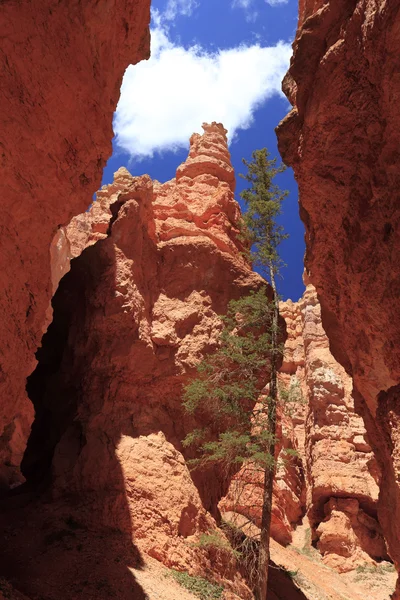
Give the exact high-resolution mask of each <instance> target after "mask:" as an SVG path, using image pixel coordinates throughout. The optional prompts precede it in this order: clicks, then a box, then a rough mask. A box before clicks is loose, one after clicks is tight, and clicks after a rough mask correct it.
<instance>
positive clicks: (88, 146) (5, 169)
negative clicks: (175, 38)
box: [0, 0, 150, 485]
mask: <svg viewBox="0 0 400 600" xmlns="http://www.w3.org/2000/svg"><path fill="white" fill-rule="evenodd" d="M149 5H150V2H149V0H139V1H138V2H131V1H130V0H122V1H118V2H117V1H115V0H111V1H110V2H107V3H103V2H100V3H99V2H97V1H94V0H89V1H87V2H84V3H79V2H58V1H57V0H33V1H31V2H27V3H26V2H5V3H2V7H1V13H2V30H3V34H4V35H3V37H2V44H1V49H0V54H1V65H2V66H1V82H2V86H1V87H2V93H1V115H2V116H1V156H2V176H1V183H0V185H1V198H2V216H1V236H0V285H1V289H2V295H1V300H0V339H1V341H2V347H1V357H0V363H1V364H0V390H1V397H2V401H1V406H0V438H1V445H0V461H1V463H5V464H6V465H7V467H2V470H1V472H0V478H1V479H2V480H3V481H4V484H5V485H8V484H10V483H11V484H13V483H16V482H18V480H19V479H20V477H19V474H18V465H19V463H20V460H21V457H22V453H23V451H24V446H25V445H26V439H27V436H28V435H29V429H30V425H31V422H32V419H33V410H32V405H31V403H30V402H29V400H28V399H27V397H26V393H25V384H26V377H27V375H29V373H31V372H32V370H33V369H34V367H35V357H34V354H35V351H36V349H37V347H38V346H39V345H40V340H41V337H42V335H43V331H44V329H45V328H46V326H47V324H48V322H49V317H50V315H49V313H48V306H49V303H50V299H51V296H52V285H51V274H50V254H49V248H50V243H51V240H52V238H53V237H54V235H55V233H56V231H57V229H58V228H59V227H60V226H61V225H63V224H67V223H68V222H69V221H70V219H71V217H72V216H73V215H74V214H77V213H81V212H84V211H85V210H86V208H87V207H88V205H89V204H90V202H91V199H92V196H93V193H94V192H95V191H96V189H98V187H99V183H100V181H101V176H102V169H103V167H104V165H105V162H106V160H107V159H108V157H109V155H110V153H111V138H112V127H111V123H112V115H113V111H114V110H115V106H116V103H117V100H118V95H119V88H120V84H121V80H122V76H123V74H124V70H125V68H126V67H127V66H128V64H129V63H135V62H138V61H139V60H142V59H144V58H148V56H149V29H148V24H149V19H150V11H149ZM46 313H47V314H46Z"/></svg>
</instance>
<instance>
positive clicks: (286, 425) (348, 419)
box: [220, 284, 388, 572]
mask: <svg viewBox="0 0 400 600" xmlns="http://www.w3.org/2000/svg"><path fill="white" fill-rule="evenodd" d="M280 311H281V315H282V316H283V317H284V318H285V321H286V330H287V340H286V344H285V356H284V361H283V364H282V367H281V370H280V374H279V380H280V389H281V406H280V411H279V413H280V427H279V432H280V441H279V443H278V445H277V454H276V458H277V461H278V463H277V464H278V469H277V476H276V480H275V483H274V501H273V518H272V526H271V531H272V536H273V537H274V539H275V540H277V541H279V542H280V543H281V544H284V545H287V544H289V543H291V542H293V541H294V538H295V537H296V535H295V530H296V528H297V526H299V525H301V524H302V521H303V519H306V520H307V521H309V523H310V527H311V533H312V538H313V540H314V544H315V546H316V548H317V549H318V550H319V551H320V553H321V554H322V556H323V562H324V564H326V565H327V566H329V567H332V568H333V569H335V570H337V571H339V572H347V571H352V570H354V569H356V568H357V567H362V568H364V567H365V566H366V565H371V566H372V565H375V564H376V562H375V561H376V560H378V561H379V560H385V559H388V555H387V550H386V545H385V540H384V537H383V535H382V530H381V527H380V524H379V522H378V521H377V500H378V485H379V482H380V470H379V467H378V465H377V462H376V459H375V457H374V455H373V453H372V450H371V447H370V446H369V444H368V441H367V437H366V431H365V427H364V424H363V421H362V418H361V417H360V416H359V415H358V414H357V413H356V412H355V407H354V397H353V383H352V380H351V378H350V377H349V376H348V375H347V373H346V372H345V370H344V368H343V367H342V366H341V365H340V364H338V363H337V362H336V360H335V359H334V358H333V356H332V354H331V352H330V350H329V343H328V338H327V336H326V333H325V331H324V329H323V327H322V324H321V311H320V306H319V303H318V300H317V296H316V292H315V288H314V287H313V286H312V285H311V284H308V285H307V289H306V292H305V293H304V295H303V298H301V300H300V301H299V302H295V303H293V302H291V301H290V300H289V301H287V302H282V303H281V306H280ZM284 390H286V393H285V394H284V393H283V391H284ZM287 448H291V449H296V450H297V451H298V457H297V458H290V459H288V458H287V457H285V450H286V449H287ZM261 503H262V477H261V475H258V476H257V475H255V474H254V473H253V472H252V471H251V466H246V467H244V468H243V469H242V470H241V471H240V472H239V473H238V475H237V476H236V477H235V479H234V481H233V482H232V484H231V486H230V489H229V492H228V495H227V497H226V498H224V499H223V501H222V502H221V503H220V507H221V510H222V511H224V512H229V513H230V514H229V518H230V519H232V514H231V512H232V511H235V512H236V513H239V514H240V515H242V516H245V517H246V518H251V519H252V520H253V522H255V524H256V525H259V523H260V519H261ZM238 522H239V523H240V522H241V519H239V520H238ZM310 541H311V540H310Z"/></svg>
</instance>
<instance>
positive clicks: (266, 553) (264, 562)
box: [256, 266, 279, 600]
mask: <svg viewBox="0 0 400 600" xmlns="http://www.w3.org/2000/svg"><path fill="white" fill-rule="evenodd" d="M269 270H270V278H271V285H272V290H273V292H274V312H273V316H272V335H271V342H272V344H271V346H272V352H271V353H272V357H271V381H270V386H269V401H268V415H267V416H268V429H269V432H270V433H271V441H270V443H269V446H268V453H269V454H270V455H271V456H272V457H273V458H275V433H276V403H277V398H278V384H277V356H278V323H279V302H278V296H277V293H276V284H275V275H274V271H273V267H272V266H270V269H269ZM274 477H275V461H274V462H273V465H272V466H271V467H270V468H267V469H265V473H264V486H263V505H262V514H261V535H260V550H259V558H258V582H257V590H256V591H257V600H267V593H268V565H269V559H270V544H269V541H270V535H271V516H272V490H273V483H274Z"/></svg>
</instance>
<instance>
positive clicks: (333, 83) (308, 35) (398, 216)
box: [278, 0, 400, 565]
mask: <svg viewBox="0 0 400 600" xmlns="http://www.w3.org/2000/svg"><path fill="white" fill-rule="evenodd" d="M399 12H400V6H399V3H398V2H397V0H387V1H383V0H382V1H379V2H375V1H374V0H354V1H352V2H347V1H344V0H340V1H339V2H333V1H332V0H331V1H325V2H317V1H315V0H302V2H301V3H300V19H299V27H298V31H297V35H296V39H295V42H294V45H293V50H294V54H293V58H292V61H291V66H290V69H289V72H288V74H287V76H286V78H285V81H284V89H285V92H286V94H287V95H288V97H289V99H290V101H291V102H292V104H293V110H292V111H291V112H290V113H289V115H288V116H287V117H286V118H285V119H284V120H283V122H282V123H281V125H280V126H279V128H278V138H279V148H280V151H281V154H282V156H283V159H284V161H285V162H286V163H287V164H289V165H291V166H292V167H293V169H294V171H295V176H296V179H297V181H298V184H299V193H300V211H301V216H302V219H303V221H304V224H305V227H306V246H307V251H306V268H307V270H308V272H309V274H310V279H311V281H312V283H313V284H314V285H315V287H316V289H317V293H318V297H319V300H320V302H321V307H322V320H323V325H324V328H325V330H326V332H327V334H328V337H329V340H330V345H331V349H332V352H333V354H334V356H335V357H336V359H337V360H338V361H339V362H340V363H341V364H342V365H343V366H344V367H345V368H346V370H347V371H348V373H350V374H351V375H352V376H353V379H354V386H355V396H356V400H357V410H358V411H359V412H360V413H362V414H363V416H364V420H365V424H366V427H367V431H368V436H369V440H370V443H371V445H372V446H373V449H374V452H375V454H376V457H377V459H378V461H379V464H380V467H381V470H382V480H381V493H380V498H379V503H378V512H379V520H380V522H381V524H382V526H383V528H384V531H385V535H386V537H387V540H388V543H389V549H390V553H391V556H392V557H393V558H394V559H395V560H396V562H397V564H398V565H399V564H400V543H399V540H400V486H399V479H400V477H399V474H400V460H399V456H400V453H399V448H400V446H399V444H400V435H399V409H398V406H399V402H398V396H399V387H398V386H399V380H400V354H399V352H398V350H397V346H398V339H399V335H400V316H399V310H398V306H397V303H398V298H399V292H400V287H399V286H400V272H399V255H400V237H399V224H400V209H399V202H398V190H399V187H400V156H399V153H398V148H399V145H400V128H399V113H398V110H397V101H396V99H397V98H399V97H400V78H399V76H398V69H397V64H398V59H397V54H398V48H399V45H400V14H399Z"/></svg>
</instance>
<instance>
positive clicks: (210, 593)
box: [171, 569, 224, 600]
mask: <svg viewBox="0 0 400 600" xmlns="http://www.w3.org/2000/svg"><path fill="white" fill-rule="evenodd" d="M171 575H172V577H173V578H174V579H175V581H177V582H178V583H179V585H181V586H182V587H184V588H185V589H187V590H188V591H189V592H191V593H192V594H194V595H195V596H197V597H198V598H201V600H218V599H219V598H221V596H222V592H223V591H224V588H223V587H222V585H218V584H217V583H211V581H207V579H203V577H195V576H192V575H189V573H186V572H184V571H176V570H175V569H171Z"/></svg>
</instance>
